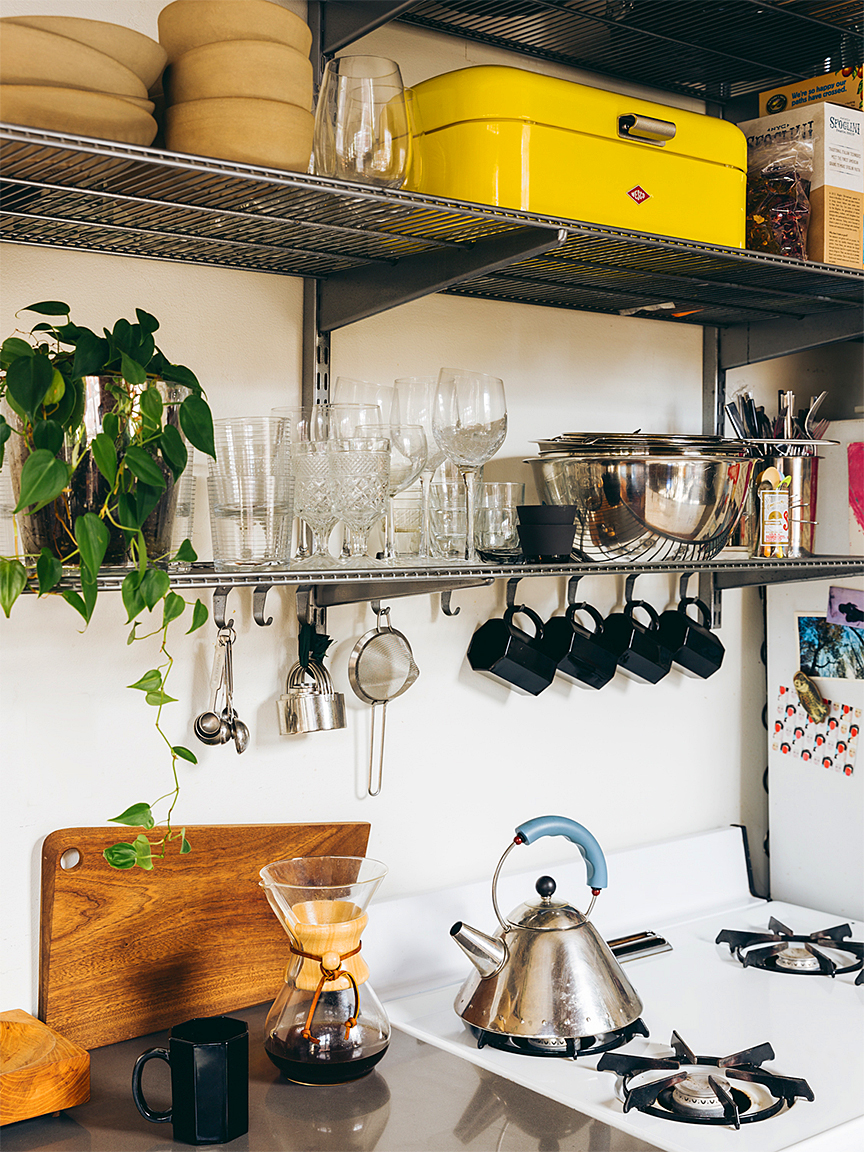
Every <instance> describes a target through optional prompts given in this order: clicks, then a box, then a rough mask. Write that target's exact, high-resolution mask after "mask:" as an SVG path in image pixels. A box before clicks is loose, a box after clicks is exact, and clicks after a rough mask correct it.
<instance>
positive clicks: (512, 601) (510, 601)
mask: <svg viewBox="0 0 864 1152" xmlns="http://www.w3.org/2000/svg"><path fill="white" fill-rule="evenodd" d="M521 579H522V577H521V576H511V577H510V579H509V580H508V581H507V591H506V597H507V607H508V608H515V607H516V586H517V585H518V583H519V581H520V580H521Z"/></svg>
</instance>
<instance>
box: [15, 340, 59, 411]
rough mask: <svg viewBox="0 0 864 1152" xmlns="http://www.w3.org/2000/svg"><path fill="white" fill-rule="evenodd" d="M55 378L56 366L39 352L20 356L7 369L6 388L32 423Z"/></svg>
mask: <svg viewBox="0 0 864 1152" xmlns="http://www.w3.org/2000/svg"><path fill="white" fill-rule="evenodd" d="M53 379H54V366H53V365H52V363H51V361H50V360H49V359H48V357H47V356H44V355H42V353H40V352H37V353H34V355H32V356H19V357H18V359H17V360H13V361H12V363H11V364H10V365H9V367H8V368H7V369H6V390H7V392H8V393H9V396H10V397H11V398H12V399H13V400H14V401H15V403H16V404H17V405H18V407H19V408H20V409H21V411H22V412H24V413H25V415H26V416H27V419H28V420H29V421H30V422H31V424H32V423H34V422H35V420H36V414H37V412H38V410H39V407H40V405H41V404H42V401H43V400H44V398H45V395H46V393H47V392H48V389H49V388H50V387H51V382H52V380H53Z"/></svg>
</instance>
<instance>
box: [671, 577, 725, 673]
mask: <svg viewBox="0 0 864 1152" xmlns="http://www.w3.org/2000/svg"><path fill="white" fill-rule="evenodd" d="M690 604H695V606H696V607H697V608H698V609H699V613H700V615H701V617H702V621H701V623H700V622H698V621H696V620H694V619H693V618H692V617H691V616H688V615H687V608H688V606H689V605H690ZM710 622H711V613H710V612H709V611H708V605H707V604H705V603H704V601H702V600H699V599H698V598H696V597H694V596H683V597H682V598H681V600H680V602H679V604H678V607H677V608H669V609H667V611H665V612H664V613H663V614H662V615H661V616H660V621H659V626H658V640H659V642H660V644H661V645H662V646H663V647H664V648H666V649H667V651H669V652H670V653H671V655H672V662H673V663H674V664H675V666H676V667H677V668H678V669H679V670H680V671H681V672H683V673H684V675H685V676H693V677H701V679H703V680H707V679H708V677H709V676H713V675H714V673H715V672H716V671H717V669H718V668H719V667H720V665H721V664H722V663H723V654H724V652H725V649H724V647H723V645H722V644H721V643H720V640H719V638H718V637H717V636H715V634H714V633H713V632H712V631H711V629H710V628H709V624H710Z"/></svg>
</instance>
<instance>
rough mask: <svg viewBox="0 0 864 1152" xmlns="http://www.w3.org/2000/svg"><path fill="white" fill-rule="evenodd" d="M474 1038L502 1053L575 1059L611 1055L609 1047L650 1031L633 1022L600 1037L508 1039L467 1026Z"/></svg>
mask: <svg viewBox="0 0 864 1152" xmlns="http://www.w3.org/2000/svg"><path fill="white" fill-rule="evenodd" d="M468 1030H469V1031H470V1033H471V1035H472V1036H474V1037H475V1038H476V1040H477V1047H478V1048H485V1047H486V1046H487V1045H488V1046H489V1047H490V1048H499V1049H500V1050H501V1051H502V1052H516V1053H518V1054H519V1055H521V1056H554V1057H556V1058H557V1059H559V1060H560V1059H561V1058H562V1057H564V1058H565V1059H567V1058H569V1059H571V1060H575V1059H576V1058H577V1057H578V1056H596V1055H597V1053H598V1052H608V1051H609V1049H610V1048H620V1047H621V1045H622V1044H627V1043H628V1042H629V1041H630V1040H632V1039H633V1037H634V1036H647V1035H648V1029H647V1028H646V1027H645V1025H644V1024H643V1023H642V1021H641V1019H640V1020H634V1021H633V1023H632V1024H628V1025H627V1026H626V1027H625V1028H617V1029H615V1030H614V1031H613V1032H603V1033H600V1034H599V1035H597V1036H560V1037H559V1036H509V1035H507V1036H505V1035H503V1034H502V1033H500V1032H490V1031H488V1030H487V1029H485V1028H478V1027H477V1026H476V1025H474V1024H469V1025H468Z"/></svg>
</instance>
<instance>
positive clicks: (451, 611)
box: [441, 588, 462, 616]
mask: <svg viewBox="0 0 864 1152" xmlns="http://www.w3.org/2000/svg"><path fill="white" fill-rule="evenodd" d="M451 592H452V589H451V588H445V590H444V591H443V592H442V593H441V611H442V612H443V613H444V615H445V616H458V615H459V613H460V612H461V611H462V609H461V608H458V607H457V608H452V607H451V606H450V594H451Z"/></svg>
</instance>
